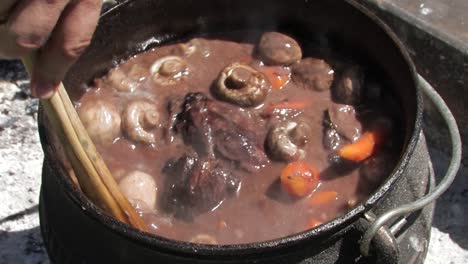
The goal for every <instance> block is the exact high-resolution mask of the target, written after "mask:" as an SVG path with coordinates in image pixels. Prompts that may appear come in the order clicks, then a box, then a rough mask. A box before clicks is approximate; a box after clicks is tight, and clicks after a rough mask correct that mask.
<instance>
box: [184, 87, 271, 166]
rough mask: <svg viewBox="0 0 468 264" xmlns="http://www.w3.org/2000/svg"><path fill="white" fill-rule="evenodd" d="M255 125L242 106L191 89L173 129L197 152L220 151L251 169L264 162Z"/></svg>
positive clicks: (211, 155)
mask: <svg viewBox="0 0 468 264" xmlns="http://www.w3.org/2000/svg"><path fill="white" fill-rule="evenodd" d="M257 126H258V125H256V124H254V123H253V122H252V121H251V119H250V118H249V116H248V114H246V112H244V111H243V110H242V109H240V108H238V107H234V106H230V105H227V104H222V103H219V102H216V101H213V100H210V99H208V98H207V97H206V96H205V95H203V94H200V93H195V94H188V95H187V97H186V100H185V103H184V109H183V111H182V113H181V114H180V115H179V122H178V124H177V129H178V131H180V132H182V134H183V136H184V139H185V141H186V142H187V143H189V144H190V145H192V146H193V147H194V149H195V150H196V152H197V153H198V154H200V155H203V156H209V157H213V158H214V157H216V156H217V154H220V155H221V157H223V158H225V159H227V160H229V161H234V162H236V163H238V164H239V166H240V167H242V168H244V169H246V170H247V171H255V170H257V169H259V168H261V167H263V166H264V165H265V164H266V163H268V158H267V156H266V154H265V152H264V149H263V140H262V139H261V137H260V136H259V135H258V134H257V132H256V131H260V129H256V128H257Z"/></svg>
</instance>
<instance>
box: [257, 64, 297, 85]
mask: <svg viewBox="0 0 468 264" xmlns="http://www.w3.org/2000/svg"><path fill="white" fill-rule="evenodd" d="M261 72H262V73H263V74H265V76H266V77H267V78H268V80H269V81H270V83H271V87H273V89H278V90H279V89H281V88H283V86H285V85H286V84H287V83H288V82H289V79H290V78H289V75H287V74H284V73H282V72H281V71H280V69H278V68H277V67H262V69H261Z"/></svg>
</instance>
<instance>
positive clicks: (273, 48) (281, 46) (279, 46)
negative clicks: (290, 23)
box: [258, 32, 302, 65]
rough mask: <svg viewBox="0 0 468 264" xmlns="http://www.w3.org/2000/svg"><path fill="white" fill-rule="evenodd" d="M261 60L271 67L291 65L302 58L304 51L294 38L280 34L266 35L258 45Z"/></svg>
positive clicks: (270, 33) (268, 33)
mask: <svg viewBox="0 0 468 264" xmlns="http://www.w3.org/2000/svg"><path fill="white" fill-rule="evenodd" d="M258 52H259V55H260V57H261V59H262V60H263V61H264V62H265V63H266V64H269V65H289V64H292V63H294V62H296V61H299V60H300V59H301V58H302V49H301V47H300V46H299V43H297V41H295V40H294V39H293V38H291V37H289V36H287V35H284V34H281V33H278V32H267V33H264V34H263V35H262V37H261V39H260V43H259V44H258Z"/></svg>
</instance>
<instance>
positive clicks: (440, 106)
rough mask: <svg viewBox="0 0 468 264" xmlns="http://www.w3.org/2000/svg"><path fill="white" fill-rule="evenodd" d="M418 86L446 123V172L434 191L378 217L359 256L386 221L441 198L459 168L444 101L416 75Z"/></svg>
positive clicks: (454, 130)
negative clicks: (449, 153) (448, 147)
mask: <svg viewBox="0 0 468 264" xmlns="http://www.w3.org/2000/svg"><path fill="white" fill-rule="evenodd" d="M418 84H419V87H420V88H421V90H422V91H423V92H424V93H425V94H426V95H427V97H429V99H430V100H431V101H432V102H433V103H434V105H435V106H436V107H437V110H439V112H440V114H441V115H442V117H443V119H444V121H445V122H446V125H447V128H448V129H449V134H450V140H451V142H452V158H451V160H450V164H449V166H448V168H447V172H446V174H445V176H444V178H443V179H442V181H441V182H440V183H439V185H438V186H436V187H435V188H434V190H433V191H432V192H431V193H429V194H427V195H425V196H424V197H422V198H420V199H419V200H416V201H414V202H411V203H409V204H406V205H403V206H401V207H398V208H395V209H391V210H389V211H387V212H385V213H383V214H382V215H380V216H379V217H378V218H377V220H375V222H373V223H372V225H371V226H370V227H369V229H367V231H366V232H365V233H364V236H363V237H362V239H361V241H360V250H361V254H362V255H364V256H368V255H369V250H370V245H371V242H372V240H373V239H374V236H375V234H376V233H377V231H378V230H379V229H380V228H381V227H382V226H384V225H385V224H386V223H387V222H388V221H390V220H391V219H392V218H394V217H398V216H402V215H405V214H408V213H411V212H414V211H417V210H419V209H422V208H423V207H425V206H426V205H428V204H430V203H431V202H433V201H435V200H436V199H437V198H439V196H441V195H442V194H443V193H444V192H445V191H446V190H447V189H448V188H449V187H450V185H451V184H452V182H453V180H454V179H455V176H456V175H457V172H458V169H459V168H460V161H461V139H460V134H459V131H458V126H457V123H456V121H455V118H454V117H453V115H452V113H451V112H450V109H449V108H448V107H447V105H446V104H445V102H444V100H443V99H442V98H441V97H440V95H439V94H438V93H437V92H436V91H435V90H434V88H432V86H431V85H430V84H429V83H428V82H427V81H426V80H425V79H424V78H423V77H422V76H421V75H419V74H418Z"/></svg>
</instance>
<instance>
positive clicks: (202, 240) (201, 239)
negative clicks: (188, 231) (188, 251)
mask: <svg viewBox="0 0 468 264" xmlns="http://www.w3.org/2000/svg"><path fill="white" fill-rule="evenodd" d="M190 242H191V243H196V244H208V245H216V244H218V241H217V240H216V238H214V237H213V236H210V235H208V234H198V235H196V236H194V237H192V239H190Z"/></svg>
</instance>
